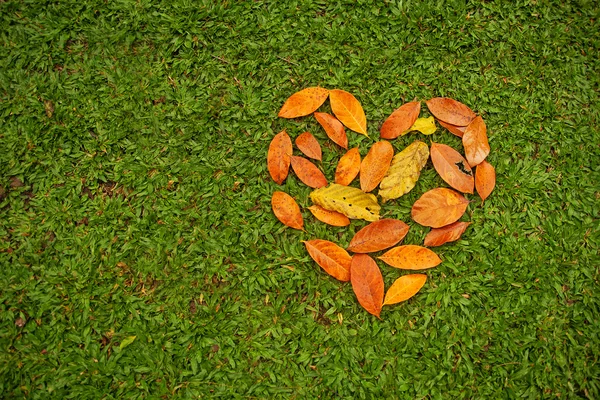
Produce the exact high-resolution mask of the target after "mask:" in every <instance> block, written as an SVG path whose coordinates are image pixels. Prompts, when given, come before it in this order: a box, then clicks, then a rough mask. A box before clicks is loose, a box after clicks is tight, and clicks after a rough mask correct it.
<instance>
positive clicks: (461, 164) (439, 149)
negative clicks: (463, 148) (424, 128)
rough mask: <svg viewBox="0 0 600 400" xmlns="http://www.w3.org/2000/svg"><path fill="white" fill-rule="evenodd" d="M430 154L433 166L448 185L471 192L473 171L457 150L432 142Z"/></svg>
mask: <svg viewBox="0 0 600 400" xmlns="http://www.w3.org/2000/svg"><path fill="white" fill-rule="evenodd" d="M430 154H431V162H432V163H433V167H434V168H435V170H436V171H437V173H438V174H440V176H441V177H442V179H443V180H444V181H446V183H447V184H448V185H450V186H452V187H453V188H454V189H456V190H458V191H460V192H463V193H473V185H474V184H475V183H474V180H473V171H471V167H469V164H468V163H467V160H465V159H464V158H463V156H461V155H460V153H459V152H458V151H456V150H454V149H453V148H452V147H450V146H447V145H445V144H441V143H432V144H431V150H430Z"/></svg>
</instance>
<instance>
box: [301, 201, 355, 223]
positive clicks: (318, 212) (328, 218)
mask: <svg viewBox="0 0 600 400" xmlns="http://www.w3.org/2000/svg"><path fill="white" fill-rule="evenodd" d="M308 209H309V210H310V212H311V213H312V215H314V216H315V218H316V219H318V220H319V221H321V222H324V223H326V224H328V225H331V226H348V225H350V220H349V219H348V217H346V216H345V215H344V214H342V213H339V212H337V211H331V210H326V209H324V208H323V207H321V206H318V205H314V206H310V207H308Z"/></svg>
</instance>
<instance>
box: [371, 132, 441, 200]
mask: <svg viewBox="0 0 600 400" xmlns="http://www.w3.org/2000/svg"><path fill="white" fill-rule="evenodd" d="M428 158H429V148H428V147H427V145H426V144H425V143H423V142H421V141H420V140H416V141H414V142H412V143H411V144H410V145H408V147H407V148H405V149H404V150H402V151H401V152H400V153H398V154H396V155H395V156H394V158H393V159H392V164H391V165H390V168H389V169H388V171H387V174H386V175H385V177H384V178H383V180H382V181H381V183H380V184H379V195H380V196H381V198H382V199H383V201H388V200H390V199H397V198H398V197H400V196H403V195H405V194H406V193H408V192H410V191H411V190H412V188H414V187H415V185H416V183H417V180H418V179H419V176H420V175H421V169H423V167H424V166H425V164H426V163H427V159H428Z"/></svg>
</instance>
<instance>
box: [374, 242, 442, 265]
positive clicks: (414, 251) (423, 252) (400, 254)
mask: <svg viewBox="0 0 600 400" xmlns="http://www.w3.org/2000/svg"><path fill="white" fill-rule="evenodd" d="M379 259H380V260H381V261H383V262H385V263H386V264H388V265H390V266H392V267H394V268H400V269H412V270H419V269H427V268H433V267H435V266H437V265H439V264H440V263H441V262H442V260H440V258H439V257H438V255H437V254H435V253H434V252H433V251H431V250H429V249H428V248H426V247H421V246H415V245H413V244H408V245H406V246H398V247H394V248H393V249H391V250H389V251H387V252H386V253H385V254H384V255H382V256H381V257H379Z"/></svg>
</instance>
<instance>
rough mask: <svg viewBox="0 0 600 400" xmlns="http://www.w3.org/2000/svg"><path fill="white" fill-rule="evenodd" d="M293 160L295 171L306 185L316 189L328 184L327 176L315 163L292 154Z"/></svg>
mask: <svg viewBox="0 0 600 400" xmlns="http://www.w3.org/2000/svg"><path fill="white" fill-rule="evenodd" d="M291 160H292V169H293V170H294V173H295V174H296V176H297V177H298V178H299V179H300V180H301V181H302V183H304V184H305V185H306V186H309V187H311V188H315V189H316V188H321V187H323V186H327V178H325V175H323V173H322V172H321V170H320V169H319V168H317V166H316V165H315V164H313V163H311V162H310V161H308V160H307V159H306V158H302V157H298V156H292V157H291Z"/></svg>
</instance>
